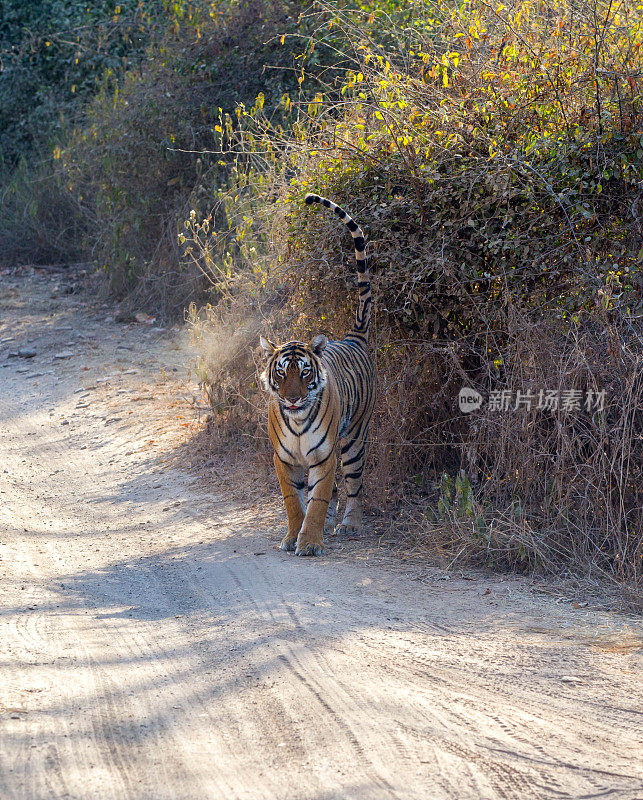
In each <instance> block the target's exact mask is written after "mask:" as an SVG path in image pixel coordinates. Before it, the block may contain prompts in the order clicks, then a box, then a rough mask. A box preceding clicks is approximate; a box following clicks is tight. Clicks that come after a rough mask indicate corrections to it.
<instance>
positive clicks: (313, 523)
mask: <svg viewBox="0 0 643 800" xmlns="http://www.w3.org/2000/svg"><path fill="white" fill-rule="evenodd" d="M336 466H337V456H336V454H335V452H334V451H333V452H331V453H330V454H329V455H328V456H327V457H326V458H325V459H324V461H323V462H322V463H320V464H319V465H313V466H311V468H310V471H309V472H308V505H307V508H306V516H305V518H304V524H303V525H302V526H301V531H300V532H299V536H298V537H297V549H296V550H295V555H298V556H320V555H322V554H323V552H324V523H325V521H326V513H327V511H328V504H329V503H330V501H331V499H332V496H333V487H334V485H335V468H336Z"/></svg>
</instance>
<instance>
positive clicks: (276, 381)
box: [261, 194, 375, 556]
mask: <svg viewBox="0 0 643 800" xmlns="http://www.w3.org/2000/svg"><path fill="white" fill-rule="evenodd" d="M306 203H307V204H309V205H310V204H313V203H320V204H321V205H324V206H326V208H329V209H331V211H333V212H334V213H335V214H336V215H337V216H338V217H339V218H340V219H341V220H342V221H343V222H344V224H345V225H346V227H347V228H348V230H349V231H350V233H351V235H352V237H353V243H354V246H355V260H356V262H357V280H358V291H359V300H358V306H357V312H356V314H355V322H354V324H353V327H352V329H351V331H350V332H349V333H348V334H347V335H346V336H345V337H344V338H343V339H342V340H340V341H336V342H329V341H328V340H327V338H326V336H324V335H323V334H320V335H318V336H315V338H314V339H313V340H312V341H311V342H310V343H305V342H298V341H293V342H286V343H285V344H282V345H275V344H273V343H272V342H270V341H268V340H267V339H264V338H263V337H261V345H262V347H263V349H264V351H265V352H266V354H267V356H268V363H267V365H266V368H265V370H264V372H263V373H262V375H261V379H262V382H263V385H264V387H265V389H266V390H267V391H268V392H269V393H270V405H269V410H268V430H269V434H270V440H271V442H272V445H273V448H274V451H275V452H274V457H273V461H274V464H275V469H276V471H277V477H278V478H279V485H280V487H281V492H282V495H283V498H284V504H285V506H286V513H287V515H288V532H287V533H286V535H285V536H284V538H283V540H282V542H281V549H282V550H294V551H295V553H296V554H297V555H300V556H306V555H320V554H321V553H323V551H324V532H325V531H326V532H328V531H331V530H333V529H334V522H335V514H336V511H337V486H336V483H335V471H336V467H337V463H338V461H339V462H340V463H341V467H342V472H343V474H344V480H345V481H346V493H347V503H346V510H345V513H344V517H343V520H342V523H341V525H340V526H338V528H337V529H336V532H337V533H344V532H355V531H359V530H361V527H362V498H361V495H362V471H363V468H364V459H365V450H366V434H367V432H368V424H369V422H370V418H371V414H372V412H373V404H374V402H375V370H374V367H373V361H372V359H371V356H370V353H369V350H368V334H369V327H370V319H371V305H372V298H371V281H370V273H369V269H368V261H367V259H366V245H365V241H364V234H363V232H362V230H361V228H359V226H358V225H357V223H356V222H354V220H353V219H352V218H351V217H350V216H349V215H348V214H347V213H346V212H345V211H344V210H343V209H342V208H340V207H339V206H338V205H337V204H336V203H333V202H332V200H328V199H326V198H325V197H320V196H319V195H316V194H309V195H307V196H306Z"/></svg>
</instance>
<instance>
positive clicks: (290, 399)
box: [286, 394, 301, 403]
mask: <svg viewBox="0 0 643 800" xmlns="http://www.w3.org/2000/svg"><path fill="white" fill-rule="evenodd" d="M300 397H301V396H300V395H298V394H294V395H286V400H287V401H288V402H289V403H296V402H297V400H299V399H300Z"/></svg>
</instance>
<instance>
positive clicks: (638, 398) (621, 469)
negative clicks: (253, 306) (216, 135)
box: [228, 0, 643, 586]
mask: <svg viewBox="0 0 643 800" xmlns="http://www.w3.org/2000/svg"><path fill="white" fill-rule="evenodd" d="M321 5H324V4H321ZM423 8H425V11H426V18H425V19H424V20H423V22H424V23H426V24H425V27H424V28H423V27H422V25H421V24H419V23H420V20H421V16H420V15H416V16H415V17H414V24H413V30H412V31H411V30H408V29H407V30H401V29H395V28H394V26H393V27H391V28H390V29H389V30H388V34H390V40H391V41H394V42H395V43H396V45H397V47H398V49H397V51H396V48H394V47H390V48H389V49H388V50H386V49H385V45H384V44H381V43H382V42H383V41H384V40H385V38H386V37H381V38H380V39H379V40H378V42H379V43H380V44H374V43H373V41H372V40H371V39H369V38H368V37H367V36H365V35H363V30H364V29H363V28H362V27H360V25H359V24H356V25H354V26H352V23H351V19H350V17H349V16H346V14H343V13H342V14H338V15H337V16H336V17H333V23H334V24H336V25H338V26H341V25H344V26H345V29H346V32H347V36H349V35H353V37H354V39H355V41H359V42H360V45H359V47H358V48H357V55H356V56H355V61H356V62H357V63H356V64H355V66H354V68H353V69H349V70H348V73H347V75H346V78H345V80H344V82H343V85H341V86H335V87H333V88H334V90H333V91H331V90H329V91H328V93H327V94H326V95H320V96H319V97H318V98H316V99H315V101H314V102H311V103H308V104H306V105H300V106H298V107H297V106H296V105H294V104H289V103H285V104H284V113H283V115H282V116H281V117H280V118H278V119H276V118H275V115H273V114H271V115H267V114H265V113H264V110H263V104H262V103H260V102H258V103H257V104H255V106H254V107H253V108H252V109H240V113H239V123H240V129H239V130H237V131H230V133H229V138H228V145H229V147H230V149H231V151H232V152H234V154H235V157H236V159H237V161H236V163H237V166H238V168H239V169H241V165H243V164H244V163H245V166H246V169H247V173H246V174H247V176H249V177H248V179H247V180H246V182H245V183H244V185H243V190H242V191H240V192H239V201H238V206H237V210H238V212H239V213H238V214H236V216H235V214H234V213H230V209H229V210H228V217H229V219H233V218H234V219H237V220H238V219H240V218H241V217H242V214H241V210H242V209H245V210H246V212H247V211H248V209H252V213H245V214H244V215H243V219H244V220H246V222H245V223H244V224H243V225H241V224H240V223H239V224H236V227H235V230H236V231H237V233H238V232H239V231H240V230H241V231H242V232H243V236H244V237H248V236H249V237H250V238H251V239H253V241H260V242H261V243H262V247H263V251H262V252H263V255H264V258H263V260H262V261H261V263H260V264H259V267H258V270H257V274H256V279H257V281H256V283H255V284H254V289H253V291H254V292H260V291H261V287H265V291H266V292H268V293H269V292H275V291H277V289H279V290H282V291H283V292H284V309H285V311H284V313H283V315H282V317H281V318H280V319H279V320H275V324H276V325H277V326H278V329H279V336H278V337H277V338H279V339H281V340H282V341H283V340H287V339H289V338H297V339H302V340H305V339H307V337H308V336H310V334H311V333H314V332H317V331H318V330H320V329H321V330H323V331H325V332H327V333H328V334H330V335H331V336H332V337H340V336H343V335H344V334H345V333H346V331H347V329H348V328H349V326H350V320H351V317H352V314H353V311H354V307H355V302H356V292H355V288H354V287H355V277H354V260H353V258H354V257H353V253H352V251H351V247H350V240H349V238H348V237H347V236H346V232H345V230H343V229H342V228H341V226H339V225H338V224H337V220H336V219H334V218H333V217H332V216H331V215H324V214H323V213H322V212H319V211H316V212H315V211H311V210H310V209H308V208H305V207H304V206H303V203H302V199H303V195H304V193H305V192H306V191H310V190H311V189H312V190H314V191H316V192H319V193H321V194H325V195H327V196H330V197H332V198H333V199H334V200H336V201H337V202H339V203H340V204H342V205H344V206H345V207H346V208H347V209H348V210H349V211H350V213H351V214H352V215H353V216H354V217H355V218H356V219H357V220H358V221H359V223H360V224H361V225H362V226H363V227H364V228H365V229H366V230H367V231H368V239H369V251H370V254H371V263H372V267H373V272H374V296H375V298H376V314H375V317H374V326H373V336H372V342H373V349H374V353H375V358H376V361H377V366H378V376H379V377H378V380H379V387H378V393H379V401H378V405H377V410H376V413H375V417H374V422H373V426H372V429H371V443H370V457H369V461H370V466H369V468H368V469H367V471H366V475H367V498H368V500H369V501H370V503H371V505H372V506H375V507H376V508H391V507H392V506H394V505H395V504H397V503H400V502H406V501H407V500H408V498H409V496H413V498H414V500H415V506H414V508H415V509H416V511H415V512H414V515H415V516H414V518H415V519H416V522H421V525H420V527H421V529H422V530H423V531H424V534H425V539H424V540H425V542H426V544H427V546H428V547H432V546H433V544H434V543H435V542H436V541H438V539H439V548H438V551H439V552H440V553H442V554H447V553H448V554H449V558H450V559H456V558H458V557H460V558H465V557H468V558H475V559H478V560H484V561H485V562H486V563H489V562H493V563H494V564H499V563H502V564H504V565H510V566H512V567H522V568H527V567H531V568H536V567H538V568H542V569H547V570H560V569H568V568H572V569H574V570H576V571H587V570H592V569H598V570H601V571H602V572H603V573H604V574H609V575H611V576H612V577H613V578H614V579H615V580H618V581H620V582H622V583H624V584H625V583H627V584H628V585H631V586H636V585H637V584H640V581H641V578H642V570H641V555H642V552H641V547H642V545H641V537H642V526H641V513H642V512H641V507H642V505H643V502H642V487H643V475H642V474H641V464H642V463H643V453H642V450H641V448H642V440H641V410H642V403H643V386H642V378H641V357H640V353H641V351H642V350H643V348H642V347H641V345H642V343H643V324H642V317H641V309H642V305H641V300H642V295H641V290H642V289H643V280H642V276H641V253H642V249H641V248H642V247H643V228H642V226H641V218H642V217H643V215H642V214H641V210H640V197H641V191H640V183H639V181H641V180H642V179H643V151H641V149H640V137H641V124H642V121H643V116H642V114H641V108H640V89H641V73H640V70H639V66H640V52H639V47H638V44H639V39H640V35H641V31H640V26H638V22H637V20H638V17H637V16H636V14H634V9H633V8H632V7H631V4H629V3H626V4H625V5H624V6H622V7H621V8H620V10H619V11H618V13H616V12H615V11H614V9H613V8H612V7H611V5H610V4H609V3H602V2H601V1H600V0H599V2H596V3H593V4H590V5H587V6H583V7H582V8H581V9H577V8H574V9H573V13H572V9H571V7H570V6H569V5H568V4H565V3H562V2H552V3H551V4H550V6H549V7H543V6H542V5H539V4H534V3H530V2H524V3H522V2H521V3H514V4H512V5H510V6H509V7H502V8H501V9H500V10H494V9H492V8H491V7H489V6H488V5H487V4H486V3H484V2H478V1H477V0H472V2H468V3H466V4H464V5H463V6H462V7H458V9H457V10H455V11H453V13H451V12H450V11H446V10H444V9H443V12H444V13H443V15H442V18H441V19H435V18H432V15H431V14H430V13H429V12H430V9H429V4H426V6H423ZM416 10H417V9H416ZM326 12H327V13H328V14H329V15H331V16H332V15H333V9H332V8H331V7H328V9H326ZM581 12H582V13H581ZM325 21H326V23H327V22H328V17H325ZM362 21H363V20H362ZM416 22H417V23H418V24H417V25H416V24H415V23H416ZM520 25H522V26H523V27H522V28H521V27H520ZM351 26H352V27H351ZM327 28H328V26H327V25H326V26H325V28H324V29H327ZM472 31H473V33H472ZM592 32H593V33H595V34H596V36H592V35H591V34H592ZM407 34H408V38H405V37H406V36H407ZM408 41H412V42H413V45H412V47H411V46H409V45H408V44H407V43H408ZM570 43H571V45H570ZM572 45H573V46H572ZM456 51H457V52H456ZM570 53H571V54H572V55H570ZM597 64H601V65H603V66H602V67H601V68H600V70H597V67H596V65H597ZM603 67H604V68H603ZM608 67H609V68H608ZM553 76H555V79H554V77H553ZM625 86H627V87H628V89H627V92H624V91H623V89H624V87H625ZM338 98H339V99H338ZM244 158H245V162H244ZM236 197H237V195H236V194H235V198H236ZM235 202H236V199H235ZM233 205H234V204H233ZM248 220H249V221H248ZM242 238H243V237H242ZM266 254H269V255H270V256H271V258H267V257H266ZM244 258H245V257H244ZM233 263H234V259H233ZM286 312H287V313H286ZM463 386H467V387H471V388H473V389H476V390H478V391H479V392H480V393H481V394H482V395H483V396H484V398H485V399H486V400H487V401H488V398H489V397H490V395H491V393H492V392H501V391H503V390H506V391H510V392H512V393H513V399H514V400H515V396H516V392H517V391H521V392H528V391H532V392H533V393H534V394H535V395H536V396H537V395H538V392H539V391H540V390H543V391H544V390H554V391H561V392H574V391H579V392H581V393H582V399H583V401H584V400H585V398H586V396H587V392H588V391H590V390H591V391H593V392H599V391H604V392H605V405H604V408H603V410H600V411H599V410H597V409H590V411H587V410H585V409H584V408H582V407H581V408H580V409H572V410H569V411H567V412H565V411H563V410H561V409H559V410H557V411H548V410H547V409H538V408H535V407H532V409H531V410H530V411H527V410H525V409H516V410H513V409H512V410H511V411H509V410H507V411H504V412H501V411H495V410H493V408H491V407H490V404H489V403H488V402H485V404H484V405H483V407H482V409H481V410H480V411H477V412H474V413H472V414H469V415H465V414H462V413H461V412H460V411H459V408H458V401H457V395H458V391H459V389H460V388H461V387H463ZM445 476H446V477H445ZM448 494H450V495H451V497H447V495H448ZM418 508H421V514H419V515H418V514H417V509H418ZM417 527H418V526H417V525H416V532H417ZM440 531H441V534H440V533H439V532H440Z"/></svg>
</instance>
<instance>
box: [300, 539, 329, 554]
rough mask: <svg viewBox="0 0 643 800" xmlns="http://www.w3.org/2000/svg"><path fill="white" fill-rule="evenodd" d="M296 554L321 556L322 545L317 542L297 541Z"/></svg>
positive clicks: (322, 551) (322, 552)
mask: <svg viewBox="0 0 643 800" xmlns="http://www.w3.org/2000/svg"><path fill="white" fill-rule="evenodd" d="M295 555H296V556H323V555H324V545H323V544H320V543H319V542H298V543H297V549H296V550H295Z"/></svg>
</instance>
